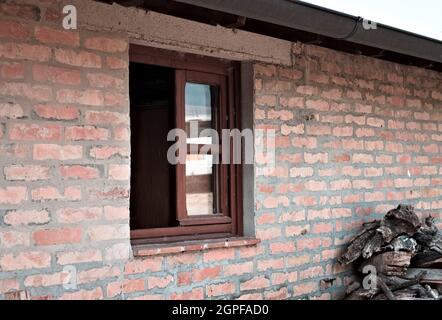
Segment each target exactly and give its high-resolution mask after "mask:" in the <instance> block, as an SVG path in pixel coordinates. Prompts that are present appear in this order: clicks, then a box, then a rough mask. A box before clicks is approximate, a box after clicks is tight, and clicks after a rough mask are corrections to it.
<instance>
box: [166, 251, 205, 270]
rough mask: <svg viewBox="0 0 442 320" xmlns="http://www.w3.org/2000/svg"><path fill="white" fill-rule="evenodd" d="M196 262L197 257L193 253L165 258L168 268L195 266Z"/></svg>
mask: <svg viewBox="0 0 442 320" xmlns="http://www.w3.org/2000/svg"><path fill="white" fill-rule="evenodd" d="M197 262H198V255H197V254H195V253H180V254H177V255H173V256H169V257H167V266H168V268H174V267H176V266H180V265H190V264H196V263H197Z"/></svg>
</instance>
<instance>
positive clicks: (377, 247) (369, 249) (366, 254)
mask: <svg viewBox="0 0 442 320" xmlns="http://www.w3.org/2000/svg"><path fill="white" fill-rule="evenodd" d="M383 244H384V239H383V238H382V235H381V234H380V233H377V232H376V233H375V234H374V236H373V237H372V238H371V239H370V240H369V241H368V242H367V244H366V245H365V246H364V249H363V250H362V257H363V258H364V259H368V258H370V257H371V256H372V255H373V254H375V253H378V252H381V251H382V246H383Z"/></svg>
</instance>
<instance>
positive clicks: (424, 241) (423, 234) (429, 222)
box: [414, 216, 442, 255]
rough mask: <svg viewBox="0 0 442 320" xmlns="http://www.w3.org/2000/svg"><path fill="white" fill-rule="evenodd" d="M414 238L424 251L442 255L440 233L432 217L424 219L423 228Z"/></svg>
mask: <svg viewBox="0 0 442 320" xmlns="http://www.w3.org/2000/svg"><path fill="white" fill-rule="evenodd" d="M414 238H415V239H416V241H417V243H419V244H420V245H421V246H422V247H424V249H425V250H431V251H435V252H437V253H439V254H440V255H442V233H441V232H440V231H439V230H438V229H437V227H436V224H435V222H434V218H433V217H432V216H429V217H427V218H426V219H425V226H423V227H422V228H420V229H419V230H418V231H417V232H416V234H415V235H414Z"/></svg>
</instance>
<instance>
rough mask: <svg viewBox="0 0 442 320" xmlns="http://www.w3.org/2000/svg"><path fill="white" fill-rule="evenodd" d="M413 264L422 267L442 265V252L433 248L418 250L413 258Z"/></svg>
mask: <svg viewBox="0 0 442 320" xmlns="http://www.w3.org/2000/svg"><path fill="white" fill-rule="evenodd" d="M411 265H412V266H413V267H420V268H430V267H436V268H437V267H442V254H440V253H438V252H436V251H433V250H425V251H422V252H418V253H417V254H416V255H415V256H414V257H413V258H412V259H411Z"/></svg>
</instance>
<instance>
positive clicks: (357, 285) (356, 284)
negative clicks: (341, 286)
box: [345, 281, 361, 296]
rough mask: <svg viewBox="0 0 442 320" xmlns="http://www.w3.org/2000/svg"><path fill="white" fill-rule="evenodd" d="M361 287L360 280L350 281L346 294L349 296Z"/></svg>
mask: <svg viewBox="0 0 442 320" xmlns="http://www.w3.org/2000/svg"><path fill="white" fill-rule="evenodd" d="M360 287H361V283H360V282H358V281H353V282H352V283H350V284H349V285H348V287H347V290H345V294H346V295H347V296H349V295H350V294H352V293H353V292H354V291H356V290H358V289H359V288H360Z"/></svg>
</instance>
